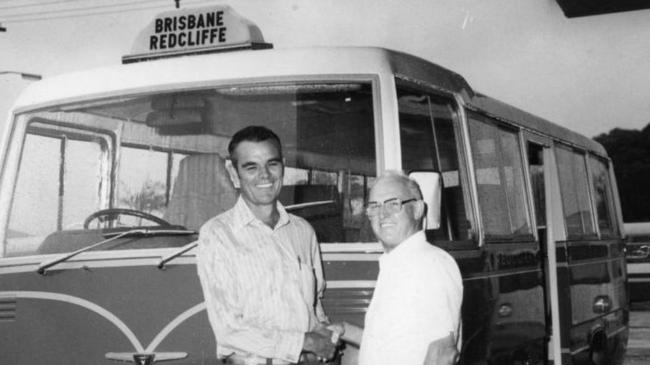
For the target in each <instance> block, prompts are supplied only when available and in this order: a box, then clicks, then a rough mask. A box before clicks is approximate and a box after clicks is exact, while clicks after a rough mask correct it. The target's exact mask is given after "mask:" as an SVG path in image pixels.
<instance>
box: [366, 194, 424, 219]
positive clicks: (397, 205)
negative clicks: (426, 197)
mask: <svg viewBox="0 0 650 365" xmlns="http://www.w3.org/2000/svg"><path fill="white" fill-rule="evenodd" d="M418 200H420V199H415V198H412V199H406V200H401V199H399V198H391V199H386V200H384V202H383V203H377V202H368V204H366V215H368V217H374V216H377V215H379V212H380V211H381V208H382V207H383V208H384V212H386V213H387V214H397V213H399V212H401V211H402V206H403V205H404V204H406V203H410V202H414V201H418Z"/></svg>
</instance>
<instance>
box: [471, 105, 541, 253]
mask: <svg viewBox="0 0 650 365" xmlns="http://www.w3.org/2000/svg"><path fill="white" fill-rule="evenodd" d="M468 115H469V133H470V140H471V146H472V157H473V159H474V169H475V173H476V184H477V190H478V200H479V205H480V212H481V216H482V220H483V225H484V227H485V235H486V238H487V239H488V240H497V241H498V240H507V241H509V240H512V239H513V238H514V237H519V238H521V237H522V236H527V237H530V239H531V240H532V239H533V235H532V230H531V225H530V223H529V222H530V220H529V214H528V209H527V206H526V196H527V195H526V193H525V185H524V172H523V171H524V170H523V166H522V163H523V159H522V156H521V148H520V145H519V138H518V134H517V131H515V130H512V129H509V128H506V127H503V126H500V125H497V124H496V123H495V122H492V121H491V120H489V119H488V118H486V117H483V116H481V115H479V114H476V113H472V112H470V113H468Z"/></svg>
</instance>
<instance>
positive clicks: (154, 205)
mask: <svg viewBox="0 0 650 365" xmlns="http://www.w3.org/2000/svg"><path fill="white" fill-rule="evenodd" d="M190 25H191V26H190ZM122 61H123V62H122V64H119V65H114V66H110V67H106V68H101V69H94V70H88V71H79V72H75V73H70V74H65V75H60V76H54V77H50V78H46V79H44V80H41V81H38V82H35V83H33V84H31V85H30V86H29V87H28V88H26V90H25V91H24V92H23V93H22V94H21V96H20V97H19V98H18V99H17V101H16V102H15V105H14V107H13V108H12V111H11V113H10V120H9V121H8V124H7V127H6V131H5V133H4V135H3V139H2V142H1V147H0V148H1V157H0V182H1V185H0V242H1V245H0V363H3V364H30V365H36V364H88V363H91V364H117V363H119V362H123V363H124V362H126V363H134V364H152V363H163V362H164V363H165V364H170V365H172V364H215V363H218V359H216V354H215V347H216V345H215V344H216V342H218V340H219V339H215V338H214V335H213V332H212V331H211V329H210V325H209V322H208V320H207V315H206V312H205V304H204V302H203V295H202V292H201V288H200V285H199V281H198V276H197V272H196V266H195V251H194V249H193V248H194V246H195V241H196V239H197V231H198V229H199V227H200V226H201V225H202V224H203V223H204V222H205V221H206V220H207V219H209V218H210V217H213V216H215V215H217V214H219V213H221V212H223V211H225V210H227V209H229V208H230V207H231V206H232V205H233V203H234V202H235V197H236V194H237V192H236V190H235V189H234V188H233V186H232V184H231V182H230V181H229V179H228V178H227V175H226V173H225V170H224V160H225V158H226V157H227V143H228V141H229V139H230V138H231V136H232V134H233V133H234V132H235V131H237V130H239V129H240V128H242V127H244V126H247V125H250V124H262V125H265V126H267V127H269V128H270V129H272V130H273V131H275V132H276V133H277V134H278V135H279V136H280V138H281V140H282V142H283V145H284V154H285V158H286V167H285V177H284V187H283V189H282V193H281V196H280V200H281V201H282V203H283V204H284V205H286V206H287V209H289V210H290V211H291V212H293V213H294V214H296V215H299V216H302V217H304V218H305V219H307V220H308V221H309V222H310V223H311V225H312V226H313V227H314V229H315V231H316V233H317V237H318V240H319V242H320V244H321V251H322V260H323V264H324V271H325V278H326V281H327V289H326V292H325V297H324V298H323V304H324V307H325V310H326V312H327V314H328V316H329V317H330V319H331V320H332V321H347V322H350V323H353V324H356V325H359V326H361V327H363V322H364V315H365V312H366V309H367V306H368V303H369V302H370V300H371V298H372V294H373V288H374V285H375V281H376V278H377V273H378V259H379V257H380V256H381V254H382V249H381V245H380V244H379V243H378V242H377V240H376V239H375V237H374V236H373V234H372V231H371V229H370V228H369V223H368V220H367V218H366V217H365V215H364V208H363V207H364V202H365V201H366V199H367V197H368V191H369V188H370V187H371V186H372V185H373V183H374V181H375V179H376V177H377V176H378V175H379V174H381V172H382V171H384V170H386V169H392V170H401V171H405V172H407V173H417V174H419V175H420V176H428V177H434V179H429V180H430V181H437V182H438V183H439V188H438V190H437V191H438V193H439V194H432V195H431V194H428V196H430V197H431V200H430V201H428V202H427V203H428V205H429V207H430V210H431V211H432V212H437V213H438V214H439V217H438V221H439V224H438V225H431V226H428V228H427V229H426V234H427V237H428V238H429V240H430V242H432V243H433V244H435V245H437V246H439V247H441V248H443V249H445V250H447V251H448V252H449V253H450V254H451V255H452V256H453V257H454V258H455V260H456V261H457V263H458V265H459V267H460V269H461V273H462V277H463V281H464V287H465V292H464V301H463V307H462V348H461V354H460V360H459V363H460V364H466V365H474V364H506V365H507V364H512V365H523V364H528V365H532V364H563V365H566V364H574V365H578V364H601V365H602V364H622V361H623V356H624V353H625V348H626V344H627V338H628V315H629V306H628V297H627V295H628V294H627V282H626V275H627V273H626V266H625V257H624V249H625V246H624V241H623V239H624V237H623V229H622V218H621V209H620V203H619V199H618V194H617V187H616V181H615V179H614V174H613V167H612V162H611V160H610V159H609V158H608V156H607V153H606V151H605V150H604V148H603V147H602V146H601V145H600V144H598V143H596V142H594V141H593V140H591V139H589V138H587V137H585V136H582V135H580V134H577V133H574V132H572V131H570V130H568V129H566V128H564V127H562V126H560V125H558V124H554V123H552V122H549V121H547V120H544V119H542V118H539V117H536V116H534V115H531V114H529V113H527V112H524V111H522V110H519V109H517V108H515V107H512V106H510V105H507V104H505V103H502V102H500V101H498V100H495V99H493V98H491V97H489V96H486V95H484V94H481V93H479V92H477V91H475V90H473V88H472V87H471V86H470V84H469V83H468V82H467V81H466V80H465V79H464V78H463V77H462V76H461V75H459V74H457V73H454V72H453V71H450V70H448V69H446V68H444V67H441V66H439V65H436V64H434V63H432V62H429V61H427V60H424V59H421V58H418V57H415V56H412V55H409V54H405V53H402V52H397V51H393V50H388V49H383V48H375V47H322V48H296V49H292V48H287V49H276V48H273V46H272V44H270V43H267V42H265V40H264V38H263V36H262V32H261V30H260V29H259V28H258V27H257V26H256V25H255V24H254V23H253V22H252V21H250V20H248V19H246V18H244V17H242V16H241V15H239V14H237V13H236V12H235V11H234V10H233V9H232V8H230V7H228V6H210V7H200V8H194V9H181V10H175V11H172V12H165V13H162V14H159V15H157V16H156V17H155V19H154V20H153V21H152V22H151V23H150V24H149V25H147V26H146V27H145V28H144V29H143V31H142V33H141V34H140V35H139V36H138V37H137V39H136V42H135V43H134V46H133V49H132V52H131V54H130V55H128V56H124V57H123V60H122ZM435 177H437V178H438V180H436V179H435ZM424 188H425V190H426V191H429V190H431V189H430V188H431V187H429V186H424ZM433 188H435V187H433ZM437 199H439V201H438V202H436V201H433V200H437ZM408 306H409V304H408V303H404V308H398V310H405V311H406V310H408ZM431 310H436V308H431ZM431 325H432V326H433V325H435V324H433V323H432V324H431ZM357 354H358V349H357V348H355V347H354V346H352V345H348V346H346V348H345V349H344V351H343V356H342V357H341V359H340V361H341V363H343V364H355V363H356V359H357Z"/></svg>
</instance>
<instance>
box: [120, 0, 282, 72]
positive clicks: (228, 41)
mask: <svg viewBox="0 0 650 365" xmlns="http://www.w3.org/2000/svg"><path fill="white" fill-rule="evenodd" d="M270 47H271V45H270V44H268V43H264V38H263V37H262V32H261V31H260V29H259V28H258V27H257V25H255V24H254V23H252V22H251V21H249V20H248V19H246V18H243V17H241V16H240V15H239V14H237V13H236V12H235V11H234V10H232V9H231V8H230V7H229V6H225V5H223V6H210V7H202V8H194V9H183V10H174V11H168V12H164V13H161V14H158V15H157V16H156V17H155V18H154V19H153V21H152V22H151V23H149V24H148V25H147V27H146V28H144V29H143V30H142V31H141V32H140V34H139V35H138V37H137V38H136V41H135V42H134V44H133V48H132V49H131V54H130V55H127V56H124V57H122V62H123V63H131V62H138V61H145V60H151V59H157V58H164V57H172V56H180V55H188V54H199V53H209V52H219V51H226V50H235V49H258V48H270Z"/></svg>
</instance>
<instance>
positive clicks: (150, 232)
mask: <svg viewBox="0 0 650 365" xmlns="http://www.w3.org/2000/svg"><path fill="white" fill-rule="evenodd" d="M195 233H196V232H194V231H189V230H185V229H150V228H138V229H131V230H128V231H124V232H122V233H119V234H116V235H115V236H113V237H111V238H107V239H105V240H103V241H99V242H97V243H94V244H92V245H90V246H86V247H84V248H80V249H78V250H76V251H73V252H70V253H67V254H64V255H61V256H59V257H57V258H54V259H52V260H49V261H45V262H43V263H41V264H40V265H38V269H36V272H37V273H39V274H41V275H45V271H46V270H47V269H49V268H51V267H52V266H54V265H58V264H60V263H62V262H65V261H68V260H69V259H71V258H73V257H75V256H77V255H78V254H80V253H83V252H86V251H90V250H92V249H93V248H96V247H99V246H101V245H103V244H105V243H108V242H111V241H115V240H116V239H118V238H122V237H125V236H133V235H143V236H157V235H177V234H178V235H189V234H195Z"/></svg>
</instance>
